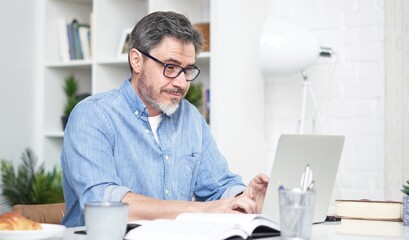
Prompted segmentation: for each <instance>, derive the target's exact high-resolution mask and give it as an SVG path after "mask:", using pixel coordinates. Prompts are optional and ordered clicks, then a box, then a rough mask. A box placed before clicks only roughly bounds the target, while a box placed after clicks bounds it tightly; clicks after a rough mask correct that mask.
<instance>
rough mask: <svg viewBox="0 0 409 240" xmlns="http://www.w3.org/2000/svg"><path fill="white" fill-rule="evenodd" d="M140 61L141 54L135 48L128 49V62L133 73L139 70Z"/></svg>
mask: <svg viewBox="0 0 409 240" xmlns="http://www.w3.org/2000/svg"><path fill="white" fill-rule="evenodd" d="M142 61H143V59H142V54H141V53H140V52H139V51H138V50H136V49H135V48H132V49H131V50H130V51H129V62H130V64H131V67H132V69H133V71H134V72H135V73H140V72H141V66H142Z"/></svg>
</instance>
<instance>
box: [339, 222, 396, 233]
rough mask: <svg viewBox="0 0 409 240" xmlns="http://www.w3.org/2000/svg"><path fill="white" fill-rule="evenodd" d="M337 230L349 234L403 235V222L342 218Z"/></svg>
mask: <svg viewBox="0 0 409 240" xmlns="http://www.w3.org/2000/svg"><path fill="white" fill-rule="evenodd" d="M336 232H337V233H338V234H347V235H348V234H351V235H362V236H376V237H401V236H402V232H403V224H402V223H401V222H394V221H371V220H358V219H342V220H341V224H340V225H338V226H337V229H336Z"/></svg>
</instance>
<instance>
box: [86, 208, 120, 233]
mask: <svg viewBox="0 0 409 240" xmlns="http://www.w3.org/2000/svg"><path fill="white" fill-rule="evenodd" d="M127 223H128V204H127V203H119V202H89V203H85V226H86V228H87V240H122V239H123V238H124V236H125V231H126V224H127Z"/></svg>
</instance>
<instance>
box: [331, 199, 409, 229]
mask: <svg viewBox="0 0 409 240" xmlns="http://www.w3.org/2000/svg"><path fill="white" fill-rule="evenodd" d="M402 214H403V205H402V202H396V201H371V200H366V199H365V200H336V216H337V217H340V218H341V219H342V220H341V225H339V226H338V228H337V233H340V234H353V235H365V236H385V237H401V236H402V233H403V224H402Z"/></svg>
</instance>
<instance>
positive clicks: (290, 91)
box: [265, 0, 385, 199]
mask: <svg viewBox="0 0 409 240" xmlns="http://www.w3.org/2000/svg"><path fill="white" fill-rule="evenodd" d="M265 3H266V8H265V9H266V14H267V15H273V16H281V17H283V18H285V19H287V20H290V21H293V22H295V23H297V24H299V25H302V26H304V27H306V28H308V29H310V30H311V31H312V32H313V34H314V35H315V36H316V37H317V39H318V40H319V42H320V43H321V45H322V46H327V47H332V48H333V49H334V50H335V51H336V53H337V55H336V56H335V57H333V58H331V59H319V60H318V62H317V63H316V64H315V65H313V66H312V67H310V68H308V69H306V72H307V73H308V76H309V79H310V80H311V82H312V84H313V89H314V91H315V95H316V97H317V99H318V102H319V104H320V108H319V117H320V119H321V121H320V122H321V125H322V126H323V131H320V130H319V129H315V130H314V129H312V128H311V124H310V125H309V126H310V128H307V130H306V131H305V133H311V132H315V133H321V132H322V133H326V134H342V135H345V136H346V143H345V146H344V152H343V157H342V159H341V163H340V169H339V174H338V177H337V184H336V185H337V189H338V190H339V192H337V191H336V194H335V195H334V198H353V199H359V198H370V199H383V198H384V155H385V154H384V151H385V150H384V149H385V147H384V122H385V120H384V119H385V117H384V91H385V88H384V84H385V73H384V25H383V24H384V5H383V4H384V3H383V0H376V1H367V0H309V1H305V0H266V1H265ZM332 73H333V74H332ZM301 83H302V78H301V76H299V75H296V76H289V77H275V78H270V79H268V81H267V89H266V93H265V94H266V124H267V135H268V136H267V142H268V146H275V145H276V144H277V139H278V136H279V134H281V133H296V132H297V120H298V114H299V108H300V102H301V99H300V97H301ZM310 103H311V101H310ZM310 113H311V108H310ZM309 116H311V114H309ZM309 123H311V121H309ZM274 151H275V149H274V147H272V148H270V149H269V150H268V153H267V161H269V159H272V158H273V156H274Z"/></svg>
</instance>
